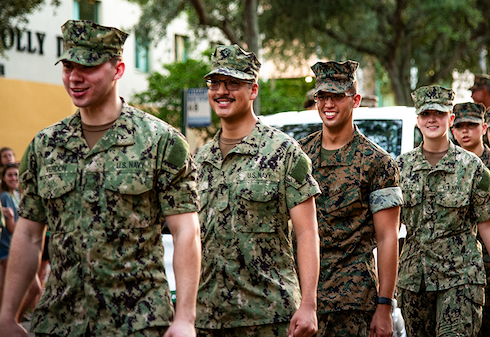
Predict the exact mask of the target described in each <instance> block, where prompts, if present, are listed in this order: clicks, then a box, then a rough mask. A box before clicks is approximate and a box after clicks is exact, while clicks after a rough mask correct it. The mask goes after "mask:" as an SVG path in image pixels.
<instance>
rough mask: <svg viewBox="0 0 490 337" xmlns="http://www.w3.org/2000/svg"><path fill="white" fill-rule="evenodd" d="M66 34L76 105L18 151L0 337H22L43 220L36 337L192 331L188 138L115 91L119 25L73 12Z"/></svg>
mask: <svg viewBox="0 0 490 337" xmlns="http://www.w3.org/2000/svg"><path fill="white" fill-rule="evenodd" d="M62 32H63V49H64V51H63V54H62V55H61V56H60V58H59V60H58V62H60V61H61V62H63V70H62V79H63V83H64V85H65V88H66V90H67V92H68V94H69V95H70V97H71V99H72V101H73V103H74V104H75V105H76V106H78V107H79V109H78V111H77V112H76V113H75V114H74V115H72V116H69V117H67V118H66V119H64V120H62V121H61V122H59V123H56V124H54V125H52V126H49V127H47V128H46V129H44V130H42V131H40V132H39V133H38V134H37V135H36V137H35V138H34V140H33V141H32V142H31V144H30V145H29V146H28V148H27V150H26V152H25V154H24V157H23V159H22V164H21V171H22V172H23V173H22V177H21V180H22V183H23V185H24V187H25V193H24V195H23V197H22V200H21V203H20V206H19V214H20V216H21V217H22V218H21V219H20V220H19V222H18V223H17V227H16V230H15V235H14V238H13V240H12V248H11V257H9V260H10V261H9V262H10V263H9V266H8V273H7V275H8V277H7V286H6V292H5V294H6V296H5V297H4V301H3V304H2V312H1V315H0V326H1V327H2V328H1V329H0V336H3V337H7V336H8V337H12V336H27V333H26V332H25V330H23V329H22V327H20V326H19V325H17V324H16V322H15V320H14V317H15V313H16V312H17V308H18V307H19V304H20V301H21V299H22V295H23V294H24V292H25V290H26V289H27V286H28V285H29V284H30V280H32V279H33V278H34V275H35V273H36V271H37V268H38V264H39V258H40V254H41V252H42V249H41V248H42V241H43V238H44V232H45V230H46V227H47V230H48V231H49V232H50V233H51V237H50V241H49V255H50V258H51V276H50V278H49V280H48V282H47V288H46V292H45V293H44V295H43V296H42V298H41V300H40V301H39V303H38V306H37V308H36V310H35V312H34V315H33V319H32V331H33V332H35V333H36V335H37V336H163V334H164V333H165V332H166V334H165V336H195V333H196V332H195V328H194V320H195V299H196V295H197V286H198V282H199V266H200V240H199V224H198V217H197V212H196V211H197V207H198V202H197V200H198V196H197V185H196V182H195V179H196V171H195V168H196V167H195V164H194V163H193V161H192V160H191V158H190V156H189V147H188V144H187V142H186V141H185V139H184V137H183V136H182V135H181V134H179V133H178V132H177V131H176V130H175V129H173V128H172V127H170V126H169V125H168V124H166V123H164V122H162V121H161V120H159V119H157V118H155V117H153V116H151V115H149V114H146V113H144V112H142V111H140V110H137V109H135V108H133V107H130V106H128V105H127V104H126V103H125V102H124V100H123V99H122V98H120V97H119V96H118V94H117V81H118V80H119V79H120V78H121V77H122V75H123V73H124V69H125V65H124V62H123V60H122V58H121V56H122V50H123V44H124V41H125V40H126V38H127V34H126V33H124V32H122V31H120V30H118V29H116V28H112V27H105V26H100V25H98V24H95V23H93V22H91V21H71V20H70V21H68V22H66V23H65V24H64V25H63V26H62ZM58 62H57V63H58ZM164 220H165V221H166V223H167V225H168V227H169V228H170V231H171V232H172V234H173V237H174V245H175V254H174V256H175V257H174V263H173V265H174V268H175V275H176V281H177V304H176V306H177V307H176V313H175V314H174V310H173V306H172V303H171V300H170V292H169V289H168V285H167V281H166V277H165V270H164V265H163V245H162V242H161V231H162V226H163V223H164ZM44 224H46V226H45V225H44ZM172 321H173V322H172Z"/></svg>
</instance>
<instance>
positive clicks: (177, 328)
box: [164, 320, 196, 337]
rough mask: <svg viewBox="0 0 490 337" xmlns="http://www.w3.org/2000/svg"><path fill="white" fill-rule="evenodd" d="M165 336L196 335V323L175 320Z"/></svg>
mask: <svg viewBox="0 0 490 337" xmlns="http://www.w3.org/2000/svg"><path fill="white" fill-rule="evenodd" d="M164 337H196V329H195V328H194V324H191V323H189V322H185V321H177V320H175V321H174V322H173V323H172V325H170V327H169V328H168V330H167V332H166V333H165V335H164Z"/></svg>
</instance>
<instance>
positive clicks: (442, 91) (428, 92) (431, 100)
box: [412, 85, 454, 115]
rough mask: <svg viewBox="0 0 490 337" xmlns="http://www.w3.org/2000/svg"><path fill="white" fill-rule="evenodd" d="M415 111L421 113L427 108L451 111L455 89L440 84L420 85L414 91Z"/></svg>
mask: <svg viewBox="0 0 490 337" xmlns="http://www.w3.org/2000/svg"><path fill="white" fill-rule="evenodd" d="M412 99H413V103H414V105H415V113H416V114H417V115H419V114H420V113H421V112H424V111H426V110H437V111H443V112H451V110H452V109H453V100H454V91H452V90H451V89H447V88H444V87H441V86H439V85H429V86H426V87H420V88H418V89H417V90H415V91H414V92H412Z"/></svg>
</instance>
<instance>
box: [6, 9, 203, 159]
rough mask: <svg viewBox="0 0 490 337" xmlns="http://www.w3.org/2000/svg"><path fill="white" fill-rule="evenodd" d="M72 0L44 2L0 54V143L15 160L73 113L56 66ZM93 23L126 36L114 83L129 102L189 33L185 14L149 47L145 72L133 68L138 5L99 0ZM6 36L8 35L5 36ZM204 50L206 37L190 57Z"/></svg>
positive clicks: (10, 38) (171, 58)
mask: <svg viewBox="0 0 490 337" xmlns="http://www.w3.org/2000/svg"><path fill="white" fill-rule="evenodd" d="M74 1H76V0H62V1H61V5H60V6H59V7H54V6H51V5H50V4H49V3H50V2H49V1H47V3H48V4H46V5H44V6H43V7H42V8H41V10H39V11H37V12H35V13H33V14H31V15H30V16H29V17H28V20H29V23H28V24H27V25H23V26H22V28H23V30H22V31H21V33H20V34H19V32H17V31H15V30H14V31H12V32H10V33H12V34H13V35H12V36H9V38H8V39H7V46H8V47H9V48H8V49H7V50H6V53H5V57H1V56H0V70H2V69H3V73H0V147H3V146H8V147H11V148H12V149H13V150H14V152H15V153H16V156H17V160H20V158H21V157H22V154H23V152H24V150H25V148H26V147H27V145H28V144H29V142H30V141H31V140H32V139H33V137H34V136H35V135H36V133H37V132H38V131H39V130H41V129H42V128H44V127H46V126H49V125H51V124H53V123H55V122H57V121H59V120H61V119H63V118H65V117H67V116H69V115H71V114H73V113H74V112H75V111H76V107H75V106H73V104H72V102H71V99H70V97H69V96H68V94H67V93H66V91H65V89H64V87H63V83H62V80H61V69H62V65H61V63H59V64H57V65H56V66H55V65H54V63H55V62H56V60H57V58H58V56H59V53H60V52H61V50H62V42H61V37H62V35H61V26H62V25H63V24H64V23H65V22H66V21H67V20H70V19H74V8H75V5H74ZM98 6H99V7H98V9H99V10H98V23H99V24H102V25H106V26H113V27H117V28H120V29H121V30H124V31H126V32H128V33H129V34H130V35H129V37H128V39H127V40H126V43H125V45H124V53H123V57H124V60H125V63H126V70H125V73H124V76H123V78H122V79H121V80H119V81H118V88H119V94H120V95H121V96H122V97H124V98H125V99H126V101H129V100H130V99H131V97H132V95H133V94H134V93H136V92H142V91H144V90H146V89H147V86H148V82H147V76H148V74H149V73H150V72H152V71H159V72H163V71H164V69H163V67H162V66H163V64H165V63H170V62H173V61H175V49H176V46H175V35H181V36H189V37H190V38H192V36H191V34H190V33H189V28H188V25H187V21H186V18H185V16H182V17H179V18H177V19H175V20H174V21H173V22H172V23H171V24H170V25H169V27H168V29H167V35H166V36H165V37H164V38H162V39H161V40H160V41H158V43H152V44H151V45H150V46H149V53H148V58H149V60H148V65H149V67H148V70H147V71H142V70H140V69H137V68H136V41H135V34H134V32H132V27H133V26H134V25H135V24H136V23H137V22H138V20H139V17H140V13H141V12H140V9H139V7H138V6H137V5H135V4H132V3H129V2H127V1H125V0H102V1H99V2H98ZM9 35H10V34H9ZM207 48H209V43H207V41H202V42H200V43H199V44H197V47H196V48H194V49H193V50H192V51H189V53H190V54H189V56H190V57H193V58H199V57H200V54H201V53H202V51H204V50H205V49H207Z"/></svg>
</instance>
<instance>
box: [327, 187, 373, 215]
mask: <svg viewBox="0 0 490 337" xmlns="http://www.w3.org/2000/svg"><path fill="white" fill-rule="evenodd" d="M324 203H325V204H324V206H322V208H324V209H325V210H326V211H327V213H329V215H330V216H335V217H344V216H349V217H352V216H355V215H358V214H360V213H361V212H362V210H363V207H362V200H361V193H360V191H359V189H358V188H357V186H350V187H348V189H347V190H344V189H341V190H339V191H338V192H337V193H335V194H330V195H329V196H328V198H326V199H325V200H324Z"/></svg>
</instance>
